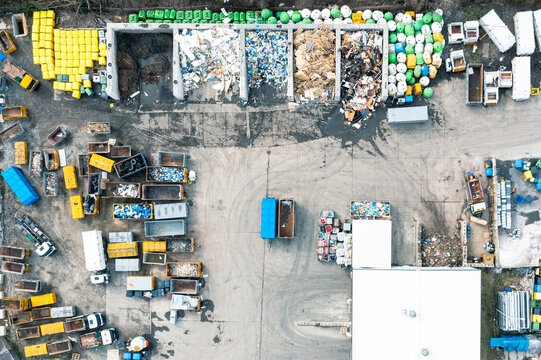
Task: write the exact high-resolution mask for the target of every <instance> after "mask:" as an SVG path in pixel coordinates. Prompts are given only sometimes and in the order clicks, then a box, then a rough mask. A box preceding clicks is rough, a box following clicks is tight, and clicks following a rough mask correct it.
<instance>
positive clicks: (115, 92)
mask: <svg viewBox="0 0 541 360" xmlns="http://www.w3.org/2000/svg"><path fill="white" fill-rule="evenodd" d="M214 27H226V28H230V29H233V30H237V31H239V36H240V39H241V41H240V52H241V54H242V59H241V72H240V84H239V96H240V98H241V100H244V101H247V100H248V96H249V92H250V88H249V85H248V71H247V68H246V51H245V48H244V46H245V41H242V40H243V39H245V33H246V31H250V30H277V31H287V32H288V40H289V41H288V42H289V44H288V80H287V90H286V95H287V99H288V100H289V101H294V100H295V96H294V95H295V94H294V87H295V85H294V79H293V73H294V50H295V49H294V46H293V40H294V35H293V33H294V31H295V30H297V29H299V28H302V29H304V30H314V29H316V28H317V25H314V24H287V25H281V24H275V25H271V24H147V23H134V24H130V23H108V24H107V36H106V37H107V95H108V96H109V97H111V98H113V99H115V100H120V92H119V89H118V66H117V64H116V52H117V41H116V34H117V33H172V34H173V59H172V61H171V64H172V66H173V96H174V97H175V98H177V99H178V100H184V99H185V96H186V94H185V93H184V87H183V79H182V70H181V64H180V50H179V44H178V42H179V39H180V36H181V35H180V32H181V31H182V30H184V29H188V30H206V29H211V28H214ZM331 28H332V29H334V30H335V33H336V81H335V95H334V101H336V102H339V101H340V85H341V69H340V65H341V53H340V46H341V40H342V36H341V35H342V34H343V31H355V30H380V31H382V32H383V64H382V82H381V97H382V101H384V100H385V99H386V98H387V67H388V51H389V46H388V30H387V27H386V26H385V25H380V24H337V25H332V26H331Z"/></svg>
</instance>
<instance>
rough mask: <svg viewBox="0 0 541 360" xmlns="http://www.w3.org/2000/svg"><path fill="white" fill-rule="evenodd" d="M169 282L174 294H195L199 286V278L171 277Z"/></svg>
mask: <svg viewBox="0 0 541 360" xmlns="http://www.w3.org/2000/svg"><path fill="white" fill-rule="evenodd" d="M169 282H170V289H171V290H170V291H171V292H172V293H174V294H187V295H197V294H198V293H199V289H200V288H201V283H200V282H199V280H190V279H171V280H169Z"/></svg>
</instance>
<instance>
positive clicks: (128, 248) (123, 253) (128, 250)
mask: <svg viewBox="0 0 541 360" xmlns="http://www.w3.org/2000/svg"><path fill="white" fill-rule="evenodd" d="M137 255H139V248H138V246H137V243H136V242H131V243H109V244H107V256H109V257H110V258H123V257H134V256H137Z"/></svg>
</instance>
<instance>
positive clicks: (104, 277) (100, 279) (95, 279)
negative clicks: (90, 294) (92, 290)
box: [90, 274, 109, 285]
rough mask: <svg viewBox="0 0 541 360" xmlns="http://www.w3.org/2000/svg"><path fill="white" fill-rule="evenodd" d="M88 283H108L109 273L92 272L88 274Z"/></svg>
mask: <svg viewBox="0 0 541 360" xmlns="http://www.w3.org/2000/svg"><path fill="white" fill-rule="evenodd" d="M90 283H91V284H94V285H100V284H104V285H107V284H109V274H94V275H91V276H90Z"/></svg>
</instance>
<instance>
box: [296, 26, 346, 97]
mask: <svg viewBox="0 0 541 360" xmlns="http://www.w3.org/2000/svg"><path fill="white" fill-rule="evenodd" d="M293 38H294V39H295V40H294V47H295V73H294V77H295V97H296V100H297V101H299V100H304V101H306V100H316V99H319V100H320V101H327V100H332V99H333V97H334V83H335V50H336V48H335V40H336V39H335V34H334V31H333V30H331V29H329V28H326V27H325V26H320V27H318V28H317V29H316V30H303V29H297V30H296V31H295V34H294V36H293Z"/></svg>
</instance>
